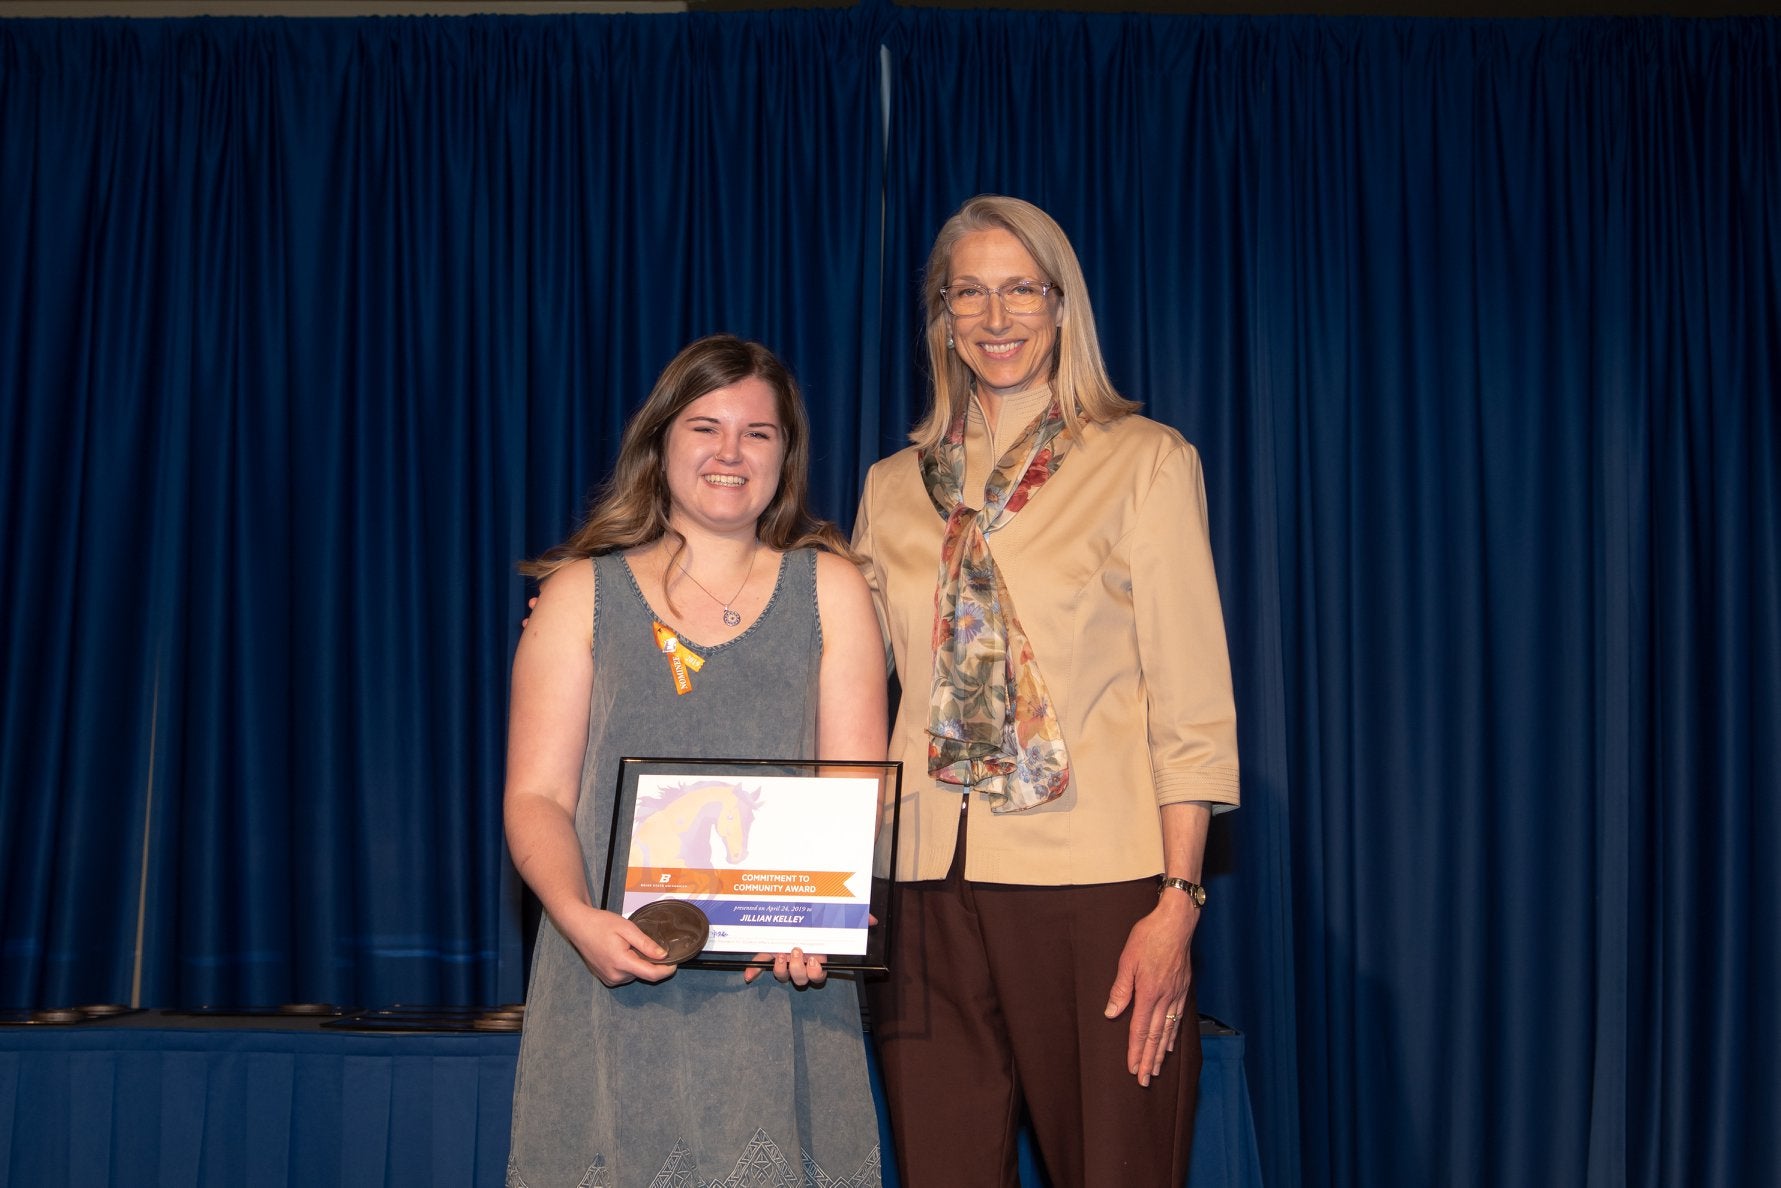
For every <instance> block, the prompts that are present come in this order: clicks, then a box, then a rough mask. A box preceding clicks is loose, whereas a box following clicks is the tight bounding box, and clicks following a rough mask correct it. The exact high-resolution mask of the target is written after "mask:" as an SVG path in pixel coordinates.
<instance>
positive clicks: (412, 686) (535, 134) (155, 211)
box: [0, 13, 882, 1005]
mask: <svg viewBox="0 0 1781 1188" xmlns="http://www.w3.org/2000/svg"><path fill="white" fill-rule="evenodd" d="M869 19H870V18H868V17H866V16H864V15H855V14H851V13H838V14H827V15H822V16H804V15H802V14H775V15H763V16H758V17H747V18H737V19H725V20H721V21H714V20H710V19H706V18H693V19H625V20H548V19H536V20H489V19H482V20H474V19H470V20H451V21H447V20H431V21H390V20H364V21H347V22H333V21H228V20H224V21H191V22H185V21H172V22H100V23H88V22H77V21H62V22H5V23H4V24H3V25H0V113H3V116H0V118H3V119H4V120H5V121H6V124H5V131H4V133H0V175H3V176H4V177H5V179H6V181H5V183H4V190H3V193H0V225H3V226H0V237H3V238H0V277H4V278H5V279H4V281H0V339H3V345H0V384H3V385H4V388H5V394H6V395H5V400H6V403H5V413H4V422H3V424H4V430H5V444H4V446H3V447H0V450H3V453H0V458H3V459H4V466H5V470H4V482H3V484H0V490H3V491H4V492H5V496H6V497H5V500H4V507H5V510H4V512H0V515H4V516H5V526H6V533H7V548H6V565H5V571H4V572H5V576H4V578H3V579H0V580H3V581H4V605H5V610H4V612H3V613H4V615H5V617H6V639H7V661H6V664H5V671H4V680H5V682H6V684H5V688H6V697H5V707H4V708H5V713H4V718H3V721H0V731H3V732H4V740H5V749H6V757H7V758H6V768H5V772H4V775H3V777H0V778H3V779H4V795H3V797H0V829H3V833H0V890H3V892H4V920H5V923H4V924H3V925H0V927H3V928H4V929H5V950H4V952H5V972H4V976H3V977H0V1002H6V1003H13V1004H33V1003H45V1002H63V1003H66V1002H86V1001H132V1000H133V998H139V1000H140V1001H142V1002H145V1003H150V1004H169V1005H171V1004H184V1005H191V1004H195V1003H207V1004H227V1005H240V1004H268V1003H280V1002H289V1001H318V1000H319V1001H327V1002H334V1003H359V1004H376V1003H385V1002H392V1001H402V1002H489V1001H511V1000H513V999H515V998H517V997H518V996H519V995H520V993H521V991H522V983H521V981H520V974H521V961H520V959H519V958H520V948H521V937H522V934H521V931H520V925H519V921H518V916H517V913H516V912H515V911H514V908H515V907H516V905H517V903H518V895H517V891H516V889H515V887H514V886H513V884H512V882H511V879H510V876H509V875H508V874H507V873H506V870H505V865H504V864H505V858H504V850H503V848H502V846H501V837H500V835H501V818H500V791H501V779H502V769H503V761H504V739H505V690H506V669H507V663H508V660H509V658H510V656H511V646H512V643H513V641H514V639H515V638H516V636H517V631H518V624H519V620H520V617H521V615H522V614H523V610H524V607H523V603H524V589H523V587H522V585H521V584H520V582H519V580H518V579H517V577H516V576H515V574H514V570H513V565H514V563H515V562H516V561H517V560H519V559H520V558H522V557H525V556H527V555H531V554H535V553H536V552H538V551H540V550H542V549H543V548H545V547H547V546H548V545H550V544H551V543H553V542H555V541H556V540H558V539H560V538H561V537H562V536H564V535H566V534H567V532H568V531H569V529H570V528H572V527H573V524H574V522H575V519H576V517H577V516H578V515H579V513H580V512H581V510H582V509H583V506H584V504H585V500H586V497H587V496H588V494H589V492H590V491H591V489H592V488H593V486H594V485H595V483H596V482H597V481H598V479H599V478H600V476H601V475H602V473H603V472H604V470H605V468H606V466H607V464H608V463H609V461H610V459H611V457H612V454H613V453H614V451H615V448H616V444H617V434H618V431H619V428H620V427H621V425H622V424H623V421H624V419H625V417H626V416H627V415H628V413H629V412H630V410H631V409H632V408H633V407H635V405H636V404H637V403H638V402H639V401H640V400H641V399H642V397H643V395H644V394H645V393H646V392H647V390H648V387H649V384H650V382H651V381H652V379H653V377H654V376H655V374H656V373H657V372H658V371H659V370H660V368H661V366H662V365H663V364H664V363H665V362H666V361H667V360H668V358H669V357H670V356H671V355H672V354H673V353H674V351H675V350H676V349H678V348H679V346H681V345H682V344H683V343H685V342H686V341H688V340H689V339H691V338H693V337H695V336H696V335H698V334H702V333H708V332H711V331H714V330H718V329H728V330H734V331H737V332H740V333H743V334H747V335H751V336H757V337H760V338H762V339H764V340H766V341H769V342H772V343H773V344H774V345H775V346H776V347H777V348H779V349H780V350H781V351H782V352H783V353H784V354H785V355H786V356H787V358H788V359H789V360H790V361H791V363H792V365H793V366H794V368H795V369H796V370H797V372H798V374H799V375H800V376H801V377H802V379H803V382H804V384H805V386H806V388H807V391H808V397H809V399H810V401H811V403H812V404H813V405H814V406H816V407H817V408H819V409H820V410H821V422H822V424H823V425H824V428H825V431H826V432H829V433H832V434H835V435H836V437H837V439H838V440H840V441H842V442H844V443H848V444H847V446H846V448H830V447H828V446H827V445H825V446H824V447H823V448H820V449H818V450H817V451H816V454H817V458H816V463H815V469H816V483H817V485H818V489H819V493H820V498H821V499H822V500H823V501H824V502H825V503H826V505H827V508H828V510H829V512H830V514H839V513H840V511H841V510H842V509H843V508H844V507H850V506H851V501H852V498H853V492H854V491H855V490H856V489H857V484H858V479H859V475H860V473H861V469H860V468H861V460H860V451H859V450H858V449H856V448H854V447H853V446H852V445H851V443H850V442H849V437H848V429H847V426H848V425H849V424H850V423H851V422H853V421H855V419H856V416H855V412H854V410H855V408H856V404H855V401H854V399H853V394H854V392H855V391H856V390H857V389H858V387H859V385H860V382H861V377H862V376H863V375H865V374H868V373H871V372H874V371H876V369H877V355H876V348H875V335H874V334H873V333H870V332H868V331H869V330H870V329H871V328H873V327H875V325H876V320H877V308H876V293H877V277H878V266H879V259H878V249H877V245H876V237H877V227H878V222H879V214H878V210H877V202H876V196H877V195H878V194H879V193H880V191H881V189H882V184H881V181H880V168H881V161H882V149H881V141H882V134H881V130H880V129H881V121H880V120H879V119H878V116H877V108H878V95H879V89H880V75H881V72H880V70H879V67H878V62H877V48H876V47H877V44H878V39H877V38H876V37H875V36H873V35H872V34H871V33H870V31H869V28H868V22H869ZM868 196H870V200H869V199H868ZM663 745H664V748H669V747H670V746H671V740H666V739H665V740H663ZM138 983H139V984H138Z"/></svg>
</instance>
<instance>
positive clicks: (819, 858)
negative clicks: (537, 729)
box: [602, 758, 903, 971]
mask: <svg viewBox="0 0 1781 1188" xmlns="http://www.w3.org/2000/svg"><path fill="white" fill-rule="evenodd" d="M902 771H903V768H902V764H900V763H894V762H888V763H886V762H880V763H817V762H815V761H804V760H777V759H773V760H769V759H657V758H625V759H623V760H620V763H619V774H618V797H617V801H616V807H615V809H614V811H613V815H612V840H611V845H610V846H609V847H608V849H607V860H606V884H605V889H604V900H603V904H602V906H603V907H604V908H605V909H606V910H607V911H613V912H618V913H619V914H620V915H623V916H626V917H629V918H631V919H633V920H635V921H636V923H637V924H638V926H639V927H642V928H643V929H644V930H645V931H646V932H649V933H650V935H651V936H653V937H655V939H656V940H657V942H658V943H660V944H661V945H662V946H663V947H664V948H666V949H668V951H669V960H671V961H676V962H683V963H684V964H687V965H691V966H697V967H703V968H712V969H743V968H746V967H748V966H751V965H760V966H770V965H771V964H772V963H773V957H772V955H773V954H775V953H783V952H788V951H790V950H791V949H794V948H797V949H802V950H803V951H804V952H806V953H821V954H823V955H824V956H826V957H827V959H828V960H827V961H826V962H825V964H826V966H827V968H829V969H832V970H862V971H882V970H884V969H885V968H886V966H885V963H884V954H885V944H884V937H885V930H886V929H887V928H888V927H889V926H890V896H889V888H888V884H886V883H885V882H884V881H883V880H874V879H873V877H872V872H873V871H874V870H875V869H878V870H895V869H896V865H895V863H896V836H897V830H896V824H897V810H898V803H899V800H900V796H899V793H900V791H901V785H902ZM881 824H884V825H888V826H889V828H887V829H880V825H881ZM880 836H884V837H887V838H888V840H887V841H886V842H885V849H886V850H887V853H886V854H884V855H879V854H878V853H877V849H878V839H879V838H880ZM879 858H882V859H883V861H881V862H879V861H876V860H877V859H879ZM872 920H876V923H873V922H872ZM763 954H764V955H765V956H764V958H763V956H762V955H763Z"/></svg>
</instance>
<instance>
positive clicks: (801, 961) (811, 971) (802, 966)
mask: <svg viewBox="0 0 1781 1188" xmlns="http://www.w3.org/2000/svg"><path fill="white" fill-rule="evenodd" d="M766 959H767V955H766V954H765V953H757V954H755V960H756V961H765V960H766ZM827 960H828V958H827V957H824V956H823V955H821V954H819V953H806V952H804V950H802V949H793V950H792V951H791V952H789V953H777V954H775V955H774V957H773V978H774V980H775V981H779V982H790V983H791V984H792V985H794V986H796V987H798V989H800V990H802V989H804V988H805V987H806V986H820V985H822V984H823V983H824V982H826V981H828V978H829V973H828V971H827V970H825V969H824V968H823V967H822V963H823V962H825V961H827ZM762 968H763V967H761V966H758V965H755V966H750V967H749V968H748V969H746V970H744V971H743V974H742V980H743V981H744V982H752V981H754V980H755V979H756V978H758V977H760V976H761V970H762Z"/></svg>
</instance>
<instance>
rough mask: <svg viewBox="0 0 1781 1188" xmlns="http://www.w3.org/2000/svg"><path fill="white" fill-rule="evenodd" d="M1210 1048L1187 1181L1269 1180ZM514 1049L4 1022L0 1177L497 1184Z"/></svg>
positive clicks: (1226, 1072)
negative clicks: (12, 1024)
mask: <svg viewBox="0 0 1781 1188" xmlns="http://www.w3.org/2000/svg"><path fill="white" fill-rule="evenodd" d="M1204 1048H1205V1066H1204V1068H1203V1069H1202V1071H1201V1078H1200V1105H1199V1115H1198V1121H1197V1124H1196V1125H1197V1130H1196V1136H1195V1146H1194V1165H1193V1174H1192V1176H1191V1178H1190V1180H1189V1185H1190V1188H1224V1186H1227V1185H1229V1186H1236V1188H1260V1184H1261V1173H1260V1170H1259V1166H1258V1163H1257V1154H1256V1142H1255V1132H1254V1126H1253V1123H1252V1121H1251V1115H1250V1110H1249V1098H1248V1092H1247V1089H1246V1087H1245V1082H1244V1078H1243V1039H1242V1036H1240V1035H1234V1034H1223V1035H1207V1036H1205V1037H1204ZM518 1054H519V1037H518V1036H517V1035H515V1034H511V1033H509V1034H502V1033H483V1032H465V1033H444V1032H420V1033H399V1034H389V1033H376V1034H361V1033H356V1032H348V1031H339V1030H331V1029H328V1028H324V1027H322V1026H320V1025H319V1024H318V1023H316V1022H315V1021H313V1020H305V1021H300V1022H296V1021H292V1022H287V1021H284V1020H277V1019H272V1020H268V1019H239V1018H231V1019H201V1018H194V1017H190V1016H178V1015H169V1014H161V1013H143V1014H136V1015H130V1016H125V1017H122V1018H119V1019H115V1020H110V1021H107V1022H105V1023H102V1024H101V1023H82V1024H75V1025H67V1026H48V1025H45V1026H37V1027H22V1026H6V1027H0V1184H5V1185H17V1186H19V1188H25V1186H27V1185H31V1186H36V1185H69V1186H72V1188H88V1186H99V1185H127V1186H129V1188H138V1186H147V1185H163V1186H166V1188H191V1186H193V1185H217V1186H218V1188H224V1186H226V1188H239V1186H240V1185H247V1184H252V1185H255V1186H256V1188H271V1186H276V1185H288V1186H290V1188H315V1186H323V1185H350V1186H352V1188H359V1186H363V1185H392V1186H407V1185H415V1186H416V1188H420V1186H425V1188H440V1186H445V1185H459V1184H461V1185H479V1186H480V1185H499V1184H500V1183H501V1181H502V1175H503V1172H504V1169H505V1166H506V1162H507V1129H508V1117H509V1110H510V1107H511V1104H512V1097H513V1071H514V1062H515V1060H516V1058H517V1057H518ZM886 1150H887V1152H888V1146H887V1148H886ZM1023 1172H1024V1173H1025V1177H1024V1178H1026V1179H1027V1180H1028V1181H1029V1182H1036V1175H1035V1174H1034V1173H1033V1172H1032V1171H1031V1166H1030V1158H1029V1159H1027V1160H1023ZM890 1183H894V1180H891V1179H888V1178H887V1184H890ZM1060 1188H1061V1186H1060Z"/></svg>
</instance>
